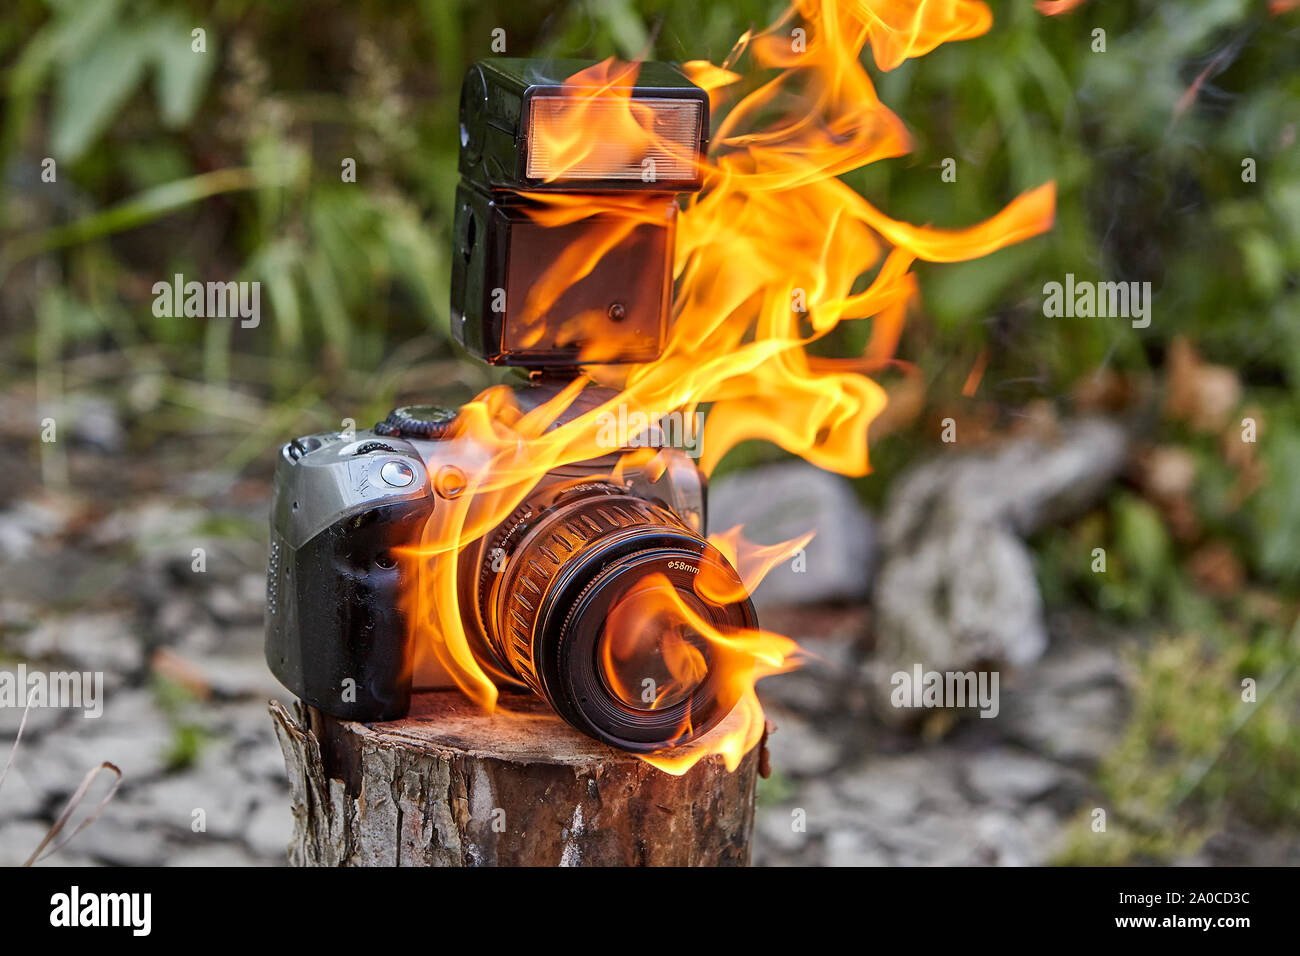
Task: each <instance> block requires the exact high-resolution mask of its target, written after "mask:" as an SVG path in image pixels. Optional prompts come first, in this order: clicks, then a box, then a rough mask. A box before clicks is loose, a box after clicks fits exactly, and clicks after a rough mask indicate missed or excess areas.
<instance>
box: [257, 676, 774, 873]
mask: <svg viewBox="0 0 1300 956" xmlns="http://www.w3.org/2000/svg"><path fill="white" fill-rule="evenodd" d="M295 706H296V714H291V713H290V712H289V711H288V710H286V709H285V708H284V707H283V706H281V705H280V704H279V703H277V702H276V701H271V705H270V710H271V716H272V717H273V719H274V721H275V726H276V733H277V736H278V737H279V739H280V746H281V749H282V750H283V751H284V758H285V764H286V766H287V768H288V771H289V783H290V787H291V790H292V799H293V816H294V836H293V842H292V843H291V844H290V846H289V862H290V863H291V864H292V865H295V866H557V865H558V866H744V865H746V864H748V862H749V841H750V835H751V832H752V830H753V823H754V787H755V783H756V778H757V770H758V763H759V754H758V750H759V748H755V750H753V751H751V752H750V753H749V754H748V755H747V756H746V757H745V758H744V760H743V761H742V762H741V764H740V766H739V767H738V768H737V769H736V771H735V772H734V773H729V772H728V771H727V769H726V767H725V766H723V763H722V760H721V758H720V757H717V756H713V757H707V758H705V759H703V760H701V761H700V762H699V763H697V764H696V765H695V766H694V767H693V768H691V770H690V771H688V772H687V773H685V774H683V775H681V776H673V775H671V774H667V773H664V772H662V771H660V770H658V769H656V768H654V767H652V766H651V765H650V764H648V763H646V762H645V761H643V760H639V759H638V758H636V757H634V756H632V755H630V754H627V753H624V752H622V751H618V750H614V749H612V748H610V747H607V746H605V745H604V744H601V743H598V742H597V741H595V740H592V739H590V738H588V737H586V736H584V735H583V734H580V733H579V732H578V731H576V730H574V729H572V728H571V727H569V725H568V724H566V723H564V721H562V720H561V719H560V718H559V717H557V716H555V714H554V713H552V712H551V711H550V709H549V708H548V707H547V705H546V704H545V703H544V702H543V701H541V700H540V699H538V698H535V697H532V696H525V695H503V697H502V701H501V708H500V709H499V710H498V712H497V713H496V714H493V715H488V714H485V713H483V712H482V711H481V710H479V709H478V708H477V707H475V706H474V705H473V704H472V703H470V701H468V700H467V699H466V698H464V697H463V696H462V695H461V694H459V693H458V692H454V691H433V692H428V693H420V694H417V695H415V698H414V700H413V702H412V707H411V713H410V715H409V716H408V717H407V718H406V719H404V720H398V721H392V722H389V723H379V724H361V723H355V722H352V721H344V720H338V719H336V718H333V717H330V716H329V715H327V714H323V713H321V712H319V711H317V710H315V709H314V708H306V709H304V708H303V706H302V705H301V704H296V705H295Z"/></svg>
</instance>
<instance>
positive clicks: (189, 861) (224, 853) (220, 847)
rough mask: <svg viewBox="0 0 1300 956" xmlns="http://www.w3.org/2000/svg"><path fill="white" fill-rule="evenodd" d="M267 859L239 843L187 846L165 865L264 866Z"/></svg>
mask: <svg viewBox="0 0 1300 956" xmlns="http://www.w3.org/2000/svg"><path fill="white" fill-rule="evenodd" d="M266 862H267V861H265V860H263V859H261V858H259V857H256V856H254V855H253V854H252V853H249V852H248V850H246V849H244V848H243V847H242V846H240V845H239V844H237V843H225V842H223V843H210V844H208V845H206V846H195V847H186V848H185V849H183V850H179V851H176V852H174V853H172V854H171V856H169V857H168V858H167V859H166V861H165V862H164V863H163V866H263V865H265V864H266Z"/></svg>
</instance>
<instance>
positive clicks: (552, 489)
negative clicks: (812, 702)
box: [266, 59, 757, 752]
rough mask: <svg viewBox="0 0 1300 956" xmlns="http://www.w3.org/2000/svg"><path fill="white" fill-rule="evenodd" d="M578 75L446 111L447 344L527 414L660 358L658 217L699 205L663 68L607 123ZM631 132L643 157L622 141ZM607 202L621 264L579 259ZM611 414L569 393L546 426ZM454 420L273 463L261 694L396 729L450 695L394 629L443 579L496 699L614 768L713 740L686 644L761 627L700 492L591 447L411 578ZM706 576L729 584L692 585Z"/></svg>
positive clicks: (700, 122)
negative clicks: (499, 691) (568, 258)
mask: <svg viewBox="0 0 1300 956" xmlns="http://www.w3.org/2000/svg"><path fill="white" fill-rule="evenodd" d="M597 68H598V65H597V64H593V63H588V62H582V61H565V60H552V61H546V62H541V61H530V60H523V59H490V60H484V61H481V62H479V63H476V64H475V65H474V66H472V67H471V68H470V70H469V71H468V73H467V74H466V76H465V80H464V85H463V87H462V91H461V101H460V166H459V169H460V182H459V185H458V186H457V190H456V214H455V222H454V238H453V268H452V282H451V290H452V291H451V297H452V302H451V306H452V307H451V313H452V326H453V331H454V333H455V337H456V339H457V340H458V341H459V342H460V343H461V345H463V346H464V348H465V349H466V350H467V351H469V352H471V353H472V354H474V355H475V356H477V357H478V358H480V359H482V360H483V361H485V362H487V363H489V364H493V365H503V366H513V367H518V368H522V369H527V370H529V372H530V380H529V382H528V384H524V385H520V386H518V387H517V388H515V389H514V393H515V394H514V397H515V402H516V404H517V405H518V406H519V407H520V408H522V409H528V408H534V407H536V406H537V405H539V404H540V403H542V402H545V401H547V400H548V399H550V398H552V397H554V396H555V395H556V394H557V393H558V390H559V389H561V388H563V387H564V386H565V385H566V384H567V383H570V382H572V380H573V379H574V378H575V377H578V376H581V375H583V372H582V368H583V366H585V365H592V364H600V365H616V364H635V363H645V362H650V361H653V360H655V359H656V358H657V357H658V356H659V355H660V353H661V352H662V350H663V348H664V344H665V339H666V336H667V330H668V327H669V322H670V317H671V305H672V276H673V262H672V259H673V238H674V223H675V217H676V214H677V205H676V197H677V195H678V194H680V193H682V192H688V191H697V190H698V189H699V188H700V187H701V185H702V182H701V166H700V162H699V161H700V160H701V159H702V157H703V154H704V150H705V148H706V145H707V137H708V128H709V123H708V109H709V104H708V97H707V96H706V94H705V93H704V91H703V90H701V89H700V88H698V87H696V86H695V85H693V84H692V83H691V82H690V81H689V80H688V79H687V78H686V77H685V76H684V75H683V74H682V73H680V72H679V71H678V70H676V69H675V68H674V67H672V66H670V65H668V64H663V63H642V64H641V65H640V68H639V70H638V72H637V73H636V75H635V80H634V82H631V85H630V88H627V89H625V90H622V91H621V93H623V94H624V95H625V101H624V102H622V103H618V104H615V105H614V107H613V108H607V105H606V104H605V103H604V102H603V101H602V100H601V99H600V93H601V92H602V91H601V90H600V89H599V88H598V83H599V81H598V80H592V81H591V85H590V86H588V85H584V83H585V81H584V80H583V77H585V76H587V75H589V74H591V72H592V70H593V69H597ZM629 115H630V116H633V117H635V118H636V119H635V122H637V123H639V124H640V125H641V127H642V130H643V132H645V133H647V134H648V135H645V136H643V137H628V136H626V135H625V134H624V128H625V126H626V123H627V121H628V116H629ZM575 143H576V144H577V145H576V148H575V146H574V144H575ZM566 144H568V145H567V147H566ZM566 148H567V152H566ZM647 170H651V171H652V174H651V175H647ZM556 193H563V194H568V196H566V197H564V201H566V202H567V201H569V200H572V202H573V205H574V208H579V207H582V206H583V205H584V203H588V202H589V204H590V206H591V209H592V213H591V215H589V216H581V215H580V216H577V217H573V218H572V221H566V222H563V223H560V224H555V223H543V222H540V221H539V217H538V216H536V213H537V210H538V208H539V204H541V202H542V199H543V198H544V197H542V196H541V194H547V195H550V194H556ZM601 200H604V201H603V202H602V201H601ZM611 201H612V202H613V203H614V204H615V205H616V204H617V203H626V202H635V203H636V204H637V209H638V210H639V211H640V212H639V214H638V216H637V218H636V221H635V222H634V223H633V224H631V225H630V226H625V227H624V228H622V229H620V230H619V231H618V232H617V233H616V235H617V236H618V239H617V241H616V242H613V243H611V242H609V241H608V240H602V241H593V239H594V238H595V237H600V236H608V235H610V231H609V229H608V226H609V224H608V222H602V219H603V218H604V217H605V216H606V215H607V212H602V211H601V210H608V209H609V208H610V205H611ZM647 211H649V212H648V214H647ZM584 244H586V245H588V246H590V247H591V248H593V249H597V250H598V251H599V255H588V256H586V259H585V261H584V264H583V267H582V268H581V269H579V270H575V272H574V273H573V274H572V275H571V276H569V277H566V281H565V282H564V283H563V284H562V287H560V286H559V285H558V284H557V283H556V282H555V281H554V278H555V276H554V267H555V263H556V262H557V260H558V259H559V257H561V256H562V255H563V254H564V253H565V250H568V249H573V248H579V249H581V248H583V247H584ZM539 290H540V291H539ZM614 397H615V393H614V392H613V391H610V390H608V389H604V388H601V387H598V386H596V385H594V384H588V385H586V387H584V388H583V389H582V390H581V392H580V393H579V394H578V397H577V398H576V399H575V400H574V402H573V403H572V404H571V405H570V406H569V407H568V409H567V410H566V411H565V412H564V413H563V415H561V417H560V418H559V420H558V421H557V422H556V423H555V425H556V426H559V425H562V424H564V423H565V422H567V421H573V419H574V418H575V416H579V415H582V414H584V412H587V411H590V410H592V409H593V408H595V407H597V406H599V405H600V404H602V403H604V402H608V401H610V400H611V398H614ZM458 416H459V410H452V409H444V408H439V407H434V406H406V407H402V408H397V409H395V410H394V411H393V412H391V413H390V414H389V415H388V417H387V418H386V419H385V420H384V421H382V422H380V423H378V424H376V425H375V427H374V428H373V429H369V430H364V431H357V432H356V433H355V434H348V433H335V432H327V433H321V434H314V435H307V436H304V437H301V438H296V439H294V440H293V441H290V442H288V443H287V444H285V445H284V446H283V447H282V448H281V449H280V451H279V455H278V459H277V462H276V469H275V482H274V497H273V503H272V510H271V544H270V561H269V569H268V572H267V611H266V657H267V661H268V663H269V664H270V667H271V670H272V671H273V672H274V673H275V675H276V676H277V677H278V678H279V680H280V681H281V682H282V683H283V684H284V685H285V686H286V687H288V688H289V689H290V690H291V691H293V692H294V693H295V694H296V695H298V697H300V698H301V699H302V700H303V701H305V702H306V703H308V704H311V705H312V706H314V707H317V708H319V709H320V710H323V711H325V712H327V713H329V714H332V715H334V716H336V717H340V718H343V719H350V720H360V721H384V720H393V719H397V718H401V717H403V716H405V715H406V714H407V712H408V710H409V708H410V702H411V693H412V687H413V686H414V687H426V686H435V685H437V684H438V683H445V682H446V681H445V676H444V678H443V679H442V680H439V675H438V674H437V673H433V674H432V675H431V676H430V675H426V674H423V673H421V672H420V671H418V670H417V667H416V656H417V655H416V646H415V645H416V642H417V641H420V640H423V639H428V638H427V635H422V634H420V633H419V629H418V628H417V627H416V626H415V622H414V621H413V620H412V615H413V611H412V608H413V606H414V601H413V596H414V595H417V594H419V593H420V591H419V589H421V588H422V587H423V588H428V586H429V584H428V581H429V575H430V568H429V563H430V562H439V561H454V562H458V565H457V567H456V569H455V570H456V575H455V580H456V592H457V593H456V600H457V604H458V609H459V615H460V620H461V624H462V626H463V629H464V632H465V635H466V638H467V641H468V644H469V646H470V649H471V651H472V653H473V655H474V657H475V660H476V661H477V662H478V663H479V664H480V665H481V666H482V668H483V670H484V671H485V673H487V674H489V675H491V677H492V678H493V680H494V682H495V683H497V684H498V686H503V685H504V686H507V687H513V688H516V689H527V690H531V691H532V692H533V693H535V694H537V695H539V696H540V697H542V698H543V699H544V700H546V701H547V702H548V703H549V704H550V706H551V707H552V708H553V709H554V710H555V711H556V712H557V713H558V714H559V715H560V716H561V717H563V718H564V719H565V720H566V721H568V722H569V723H570V724H571V725H573V726H574V727H576V728H577V729H578V730H580V731H582V732H584V733H586V734H588V735H590V736H592V737H594V738H596V739H598V740H601V741H603V742H605V743H607V744H610V745H612V746H615V747H618V748H621V749H624V750H628V751H633V752H651V751H655V750H660V749H663V748H664V747H666V746H671V745H675V744H678V743H684V742H686V741H688V740H690V739H694V738H695V737H698V736H700V735H702V734H704V733H706V732H707V731H709V730H710V729H712V728H713V727H714V726H715V725H716V724H717V723H718V722H719V721H720V720H721V719H722V718H723V717H725V716H726V714H727V713H728V712H729V711H730V709H731V707H732V706H733V705H734V703H735V700H734V697H733V696H731V695H732V694H733V692H732V691H730V690H729V689H728V686H727V685H728V682H727V681H726V680H724V679H723V677H722V675H721V674H720V668H719V667H718V666H717V664H718V662H719V661H718V655H719V653H720V652H719V651H718V650H717V649H716V648H715V647H714V646H712V645H711V643H710V642H709V641H708V640H706V639H705V638H704V637H703V636H702V635H701V634H700V633H699V631H698V629H695V628H693V627H692V626H691V625H690V624H689V623H686V622H689V621H690V620H691V619H692V618H694V619H695V620H698V621H702V622H707V624H708V626H709V627H711V628H713V629H716V630H717V631H718V632H721V633H724V634H725V633H734V632H736V631H739V630H741V629H747V628H753V627H755V626H756V625H757V621H756V618H755V614H754V609H753V606H752V604H751V603H750V601H749V600H748V598H747V597H745V596H744V595H745V590H744V586H743V585H742V584H741V582H740V578H739V576H738V575H737V573H736V571H735V569H734V568H732V566H731V565H730V564H729V563H728V561H727V559H726V558H725V557H724V556H723V555H722V554H721V553H720V552H719V551H718V550H717V549H716V548H714V547H713V546H712V545H711V544H709V542H708V541H706V539H705V534H706V528H705V518H706V513H705V492H706V481H705V477H704V475H703V474H702V473H701V472H700V470H699V468H698V467H697V465H696V464H695V462H694V461H693V460H692V459H691V458H690V457H688V456H687V455H686V454H685V453H684V452H682V451H680V450H677V449H671V448H667V449H664V450H662V451H661V452H660V453H659V455H658V456H657V460H656V467H654V468H653V469H651V468H648V467H641V468H638V467H635V466H629V467H615V466H616V465H617V464H618V462H619V461H620V459H621V458H622V457H623V450H622V449H618V448H613V449H610V452H609V454H606V455H602V456H601V457H599V458H595V459H592V460H589V461H583V462H577V463H573V464H570V465H566V466H564V467H561V468H557V469H555V470H553V471H551V472H549V473H547V474H546V475H545V476H543V477H542V478H541V479H540V480H539V481H537V483H536V484H535V486H533V487H532V490H531V492H530V493H528V494H527V495H526V496H525V497H524V498H523V500H522V501H521V502H520V503H519V504H518V506H517V507H515V508H514V509H513V511H512V512H511V513H510V514H509V515H508V517H506V518H505V519H504V520H502V521H501V522H500V523H499V524H498V525H496V526H495V527H494V528H492V529H491V530H490V531H488V532H487V533H485V534H481V535H478V536H477V537H476V538H475V539H474V540H472V541H469V542H468V543H466V544H464V545H460V546H457V547H456V548H455V549H452V550H449V551H447V552H446V553H440V554H438V555H436V556H434V557H431V558H426V559H422V560H417V561H412V560H408V559H405V558H403V557H402V555H403V553H404V549H410V548H418V547H419V545H420V542H421V540H422V536H423V535H424V534H425V529H426V526H427V525H429V522H430V521H431V520H434V519H435V517H436V516H437V515H438V513H439V511H440V509H446V508H448V507H449V506H451V504H452V503H453V502H454V501H455V499H456V498H457V497H459V496H460V495H462V494H473V493H474V492H473V483H472V482H468V481H467V475H469V474H474V469H475V467H481V464H482V462H483V461H484V460H485V459H484V449H483V448H481V447H478V445H479V444H480V443H478V442H476V441H475V439H474V437H473V435H471V434H470V433H469V429H465V428H462V427H461V424H460V420H459V417H458ZM615 476H617V477H615ZM459 504H462V505H463V504H465V503H464V502H460V503H459ZM702 571H707V572H708V575H710V576H712V578H713V579H714V580H722V581H724V582H726V583H728V585H729V586H728V587H725V588H721V589H701V588H699V587H697V586H696V583H697V578H698V576H699V575H700V574H701V572H702ZM699 580H703V579H702V578H700V579H699ZM647 582H653V586H651V585H650V584H648V583H647ZM665 582H666V584H665ZM665 587H670V588H671V589H673V591H674V592H675V593H674V594H673V598H674V599H675V601H676V602H677V605H676V606H679V607H682V606H684V607H686V608H688V609H689V611H690V614H689V615H684V616H683V615H677V616H674V615H672V614H665V610H664V609H665V601H664V600H663V595H662V594H657V593H656V589H658V590H660V591H662V590H663V589H664V588H665ZM702 590H707V591H708V593H715V591H716V593H717V595H718V599H716V600H715V599H712V598H710V597H707V596H705V595H704V594H702V593H701V591H702ZM736 598H739V599H736ZM684 658H685V661H684ZM647 687H648V688H652V689H653V693H646V692H645V691H644V689H645V688H647Z"/></svg>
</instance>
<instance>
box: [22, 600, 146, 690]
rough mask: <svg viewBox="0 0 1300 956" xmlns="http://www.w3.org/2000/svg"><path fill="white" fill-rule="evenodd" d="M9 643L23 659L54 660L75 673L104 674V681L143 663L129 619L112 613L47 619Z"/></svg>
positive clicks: (139, 646) (139, 647)
mask: <svg viewBox="0 0 1300 956" xmlns="http://www.w3.org/2000/svg"><path fill="white" fill-rule="evenodd" d="M8 644H9V646H10V647H12V648H13V649H14V650H16V651H17V652H18V653H19V654H21V655H23V656H24V657H28V658H55V659H57V660H58V661H59V662H61V663H63V664H66V665H68V666H69V667H71V668H74V669H76V670H86V671H103V672H105V677H106V678H107V677H109V676H110V675H112V676H114V677H117V676H120V675H122V674H125V673H128V672H130V671H133V670H135V669H136V668H138V667H140V666H141V664H142V663H143V660H144V647H143V645H142V643H141V641H140V637H139V634H138V633H137V631H136V629H135V628H134V627H133V626H132V624H131V621H130V619H129V618H128V617H127V616H125V615H123V614H121V613H117V612H113V611H104V612H100V613H94V614H70V615H65V616H63V617H51V618H47V619H46V620H44V621H42V622H41V623H40V624H38V625H37V626H36V627H35V628H33V629H32V630H30V631H28V632H27V633H25V634H18V635H14V636H11V637H10V638H9V639H8ZM54 669H57V668H54Z"/></svg>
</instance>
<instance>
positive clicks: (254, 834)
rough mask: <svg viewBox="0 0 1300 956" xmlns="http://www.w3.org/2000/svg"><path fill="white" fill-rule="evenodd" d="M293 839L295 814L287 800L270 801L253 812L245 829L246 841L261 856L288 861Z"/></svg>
mask: <svg viewBox="0 0 1300 956" xmlns="http://www.w3.org/2000/svg"><path fill="white" fill-rule="evenodd" d="M292 838H293V814H292V812H291V811H290V809H289V802H288V801H287V800H283V799H281V800H268V801H267V802H265V803H263V804H262V805H261V806H259V807H258V808H257V809H256V810H254V811H253V814H252V815H251V816H250V817H249V818H248V821H247V824H246V827H245V829H244V839H245V840H247V841H248V845H249V846H250V847H252V849H253V851H254V852H255V853H257V854H258V855H259V856H263V857H266V858H267V859H270V860H287V859H288V855H289V841H290V840H291V839H292Z"/></svg>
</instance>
